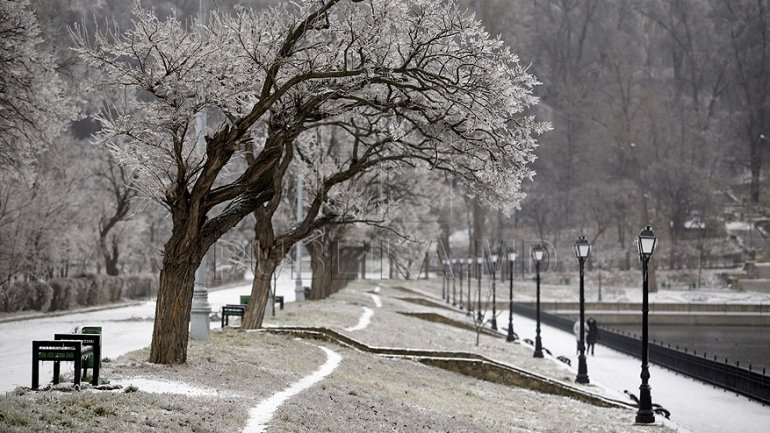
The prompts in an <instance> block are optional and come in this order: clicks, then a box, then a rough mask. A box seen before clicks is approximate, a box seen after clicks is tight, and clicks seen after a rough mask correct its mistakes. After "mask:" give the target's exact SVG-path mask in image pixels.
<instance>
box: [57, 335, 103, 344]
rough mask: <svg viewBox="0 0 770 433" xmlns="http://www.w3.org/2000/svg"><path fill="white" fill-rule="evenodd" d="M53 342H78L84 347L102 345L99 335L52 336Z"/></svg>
mask: <svg viewBox="0 0 770 433" xmlns="http://www.w3.org/2000/svg"><path fill="white" fill-rule="evenodd" d="M53 339H54V340H80V341H82V342H83V344H85V345H89V346H97V345H98V346H100V347H101V345H102V336H101V335H100V334H53Z"/></svg>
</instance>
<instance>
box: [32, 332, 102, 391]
mask: <svg viewBox="0 0 770 433" xmlns="http://www.w3.org/2000/svg"><path fill="white" fill-rule="evenodd" d="M90 355H94V357H95V359H97V360H99V359H100V355H101V335H97V334H91V335H89V334H54V339H53V340H36V341H33V342H32V389H38V388H39V387H40V362H41V361H52V362H53V363H54V364H53V383H54V384H58V383H59V372H60V363H61V362H62V361H66V362H74V363H75V378H74V380H73V382H74V384H75V385H77V386H80V379H81V370H82V372H83V373H82V374H83V375H85V374H86V372H87V369H88V367H87V365H86V363H85V360H86V358H87V357H88V356H90ZM99 364H100V363H99V362H98V361H96V362H94V367H93V374H92V376H93V377H92V382H91V383H92V384H93V385H94V386H97V385H98V384H99V367H100V365H99Z"/></svg>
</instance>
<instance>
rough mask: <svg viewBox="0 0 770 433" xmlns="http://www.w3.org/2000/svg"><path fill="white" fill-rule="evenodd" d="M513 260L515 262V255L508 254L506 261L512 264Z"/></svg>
mask: <svg viewBox="0 0 770 433" xmlns="http://www.w3.org/2000/svg"><path fill="white" fill-rule="evenodd" d="M514 260H516V253H514V252H510V253H508V261H509V262H512V261H514Z"/></svg>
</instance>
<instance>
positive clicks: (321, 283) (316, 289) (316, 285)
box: [305, 236, 334, 301]
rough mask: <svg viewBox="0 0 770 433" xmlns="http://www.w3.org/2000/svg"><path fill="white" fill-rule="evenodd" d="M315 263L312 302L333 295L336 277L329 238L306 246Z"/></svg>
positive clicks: (311, 285) (311, 284)
mask: <svg viewBox="0 0 770 433" xmlns="http://www.w3.org/2000/svg"><path fill="white" fill-rule="evenodd" d="M305 248H307V250H308V252H309V253H310V260H311V261H312V263H313V279H312V280H311V282H310V300H312V301H317V300H319V299H324V298H326V297H328V296H329V295H330V294H331V283H332V278H333V276H334V263H333V260H334V254H332V252H331V248H330V245H329V242H328V241H327V237H326V236H323V237H322V238H321V239H320V240H317V241H313V242H309V243H307V244H305Z"/></svg>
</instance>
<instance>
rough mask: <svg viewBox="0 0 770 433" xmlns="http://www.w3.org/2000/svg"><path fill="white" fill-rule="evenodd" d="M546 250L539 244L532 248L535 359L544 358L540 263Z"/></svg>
mask: <svg viewBox="0 0 770 433" xmlns="http://www.w3.org/2000/svg"><path fill="white" fill-rule="evenodd" d="M544 255H545V248H543V246H542V245H540V244H537V245H535V246H534V247H533V248H532V258H533V259H534V260H535V275H536V278H535V281H536V282H537V316H536V317H537V325H536V327H535V354H534V355H533V356H534V357H535V358H542V357H543V343H542V342H541V341H540V263H541V262H542V261H543V256H544Z"/></svg>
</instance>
